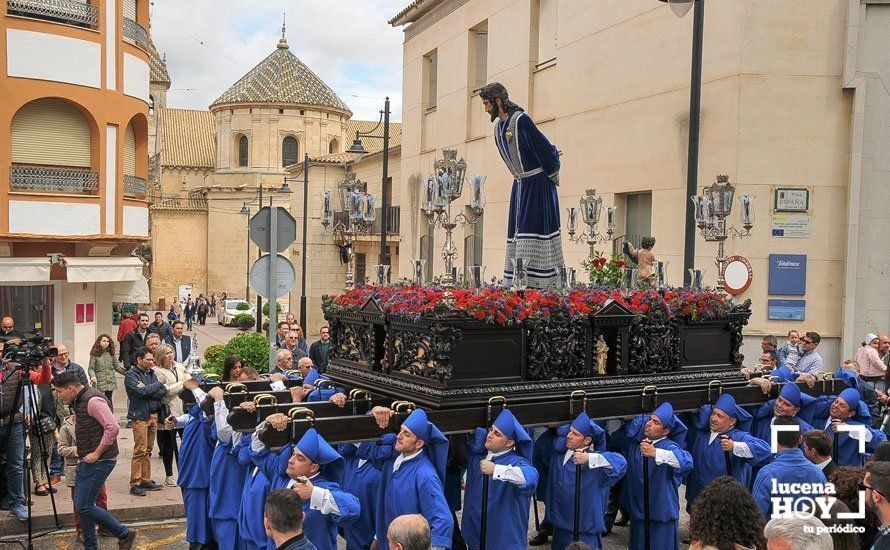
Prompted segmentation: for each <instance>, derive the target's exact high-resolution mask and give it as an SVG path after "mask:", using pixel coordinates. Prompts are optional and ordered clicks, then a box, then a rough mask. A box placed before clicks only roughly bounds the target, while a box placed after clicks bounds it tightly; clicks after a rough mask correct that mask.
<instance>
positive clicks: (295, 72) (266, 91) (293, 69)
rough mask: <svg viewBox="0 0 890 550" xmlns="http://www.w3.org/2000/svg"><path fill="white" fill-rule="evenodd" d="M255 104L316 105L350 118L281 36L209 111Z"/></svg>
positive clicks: (343, 104) (333, 94) (331, 92)
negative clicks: (263, 57) (266, 54)
mask: <svg viewBox="0 0 890 550" xmlns="http://www.w3.org/2000/svg"><path fill="white" fill-rule="evenodd" d="M256 103H272V104H275V105H301V106H315V107H321V108H324V109H332V110H335V111H340V112H342V113H343V114H344V115H345V116H346V117H347V118H349V117H351V116H352V111H350V110H349V107H347V106H346V104H345V103H343V101H342V100H341V99H340V98H339V97H337V94H335V93H334V90H332V89H331V88H330V87H329V86H328V85H327V84H325V83H324V81H322V80H321V79H320V78H319V77H318V76H317V75H316V74H315V73H313V72H312V70H311V69H309V67H307V66H306V65H305V64H304V63H303V62H302V61H300V60H299V59H298V58H297V56H295V55H294V54H293V53H291V51H290V48H289V47H288V45H287V41H286V40H285V39H284V38H283V37H282V38H281V40H280V41H279V42H278V47H277V48H275V51H274V52H272V53H271V54H270V55H269V56H268V57H266V59H264V60H262V61H261V62H260V63H259V64H258V65H257V66H256V67H254V68H253V69H251V70H250V71H249V72H248V73H247V74H246V75H244V76H243V77H241V79H240V80H238V82H235V84H233V85H232V87H231V88H229V89H228V90H226V91H225V93H223V94H222V95H221V96H219V97H218V98H216V101H214V102H213V103H212V104H211V105H210V109H211V110H213V109H215V108H218V107H221V106H227V105H237V104H256Z"/></svg>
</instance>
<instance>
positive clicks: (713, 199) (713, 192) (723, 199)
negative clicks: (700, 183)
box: [690, 175, 754, 291]
mask: <svg viewBox="0 0 890 550" xmlns="http://www.w3.org/2000/svg"><path fill="white" fill-rule="evenodd" d="M734 196H735V186H734V185H732V184H731V183H729V176H725V175H719V176H717V182H716V183H714V184H712V185H710V186H708V187H705V188H704V190H703V191H702V194H701V195H697V196H695V197H692V200H691V201H690V202H691V203H692V208H693V211H694V212H695V222H696V225H697V226H698V229H699V231H700V232H701V235H702V237H704V239H705V241H707V242H716V243H717V257H716V258H715V259H714V263H715V264H717V290H718V291H723V290H724V289H725V283H726V279H725V278H724V276H723V271H724V269H725V268H726V260H727V258H726V253H725V252H724V243H725V242H726V239H727V238H729V237H731V236H732V237H738V238H743V237H748V236H750V235H751V229H753V228H754V196H753V195H742V196H740V197H739V203H741V205H742V212H741V221H742V230H741V231H740V230H738V229H736V228H735V227H727V226H726V218H727V217H728V216H729V215H730V213H732V200H733V198H734Z"/></svg>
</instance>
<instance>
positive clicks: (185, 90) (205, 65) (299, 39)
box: [151, 0, 410, 121]
mask: <svg viewBox="0 0 890 550" xmlns="http://www.w3.org/2000/svg"><path fill="white" fill-rule="evenodd" d="M409 3H410V0H288V1H285V0H262V1H257V0H252V1H248V0H187V1H183V0H153V1H152V16H151V34H152V40H153V41H154V43H155V46H157V48H158V50H159V51H160V52H161V54H167V70H168V72H169V73H170V80H171V85H170V91H169V93H168V94H167V105H168V107H179V108H185V109H206V108H208V107H209V105H210V104H211V103H212V102H213V100H214V99H216V98H217V97H218V96H220V95H221V94H222V93H223V92H224V91H225V90H226V89H228V88H229V86H231V85H232V84H234V83H235V81H236V80H238V79H239V78H241V77H242V76H243V75H244V74H245V73H247V71H249V70H250V69H252V68H253V67H254V66H255V65H256V64H257V63H259V62H260V61H262V60H263V59H264V58H266V56H268V55H269V54H270V53H272V52H273V51H274V50H275V46H276V45H277V44H278V39H279V37H280V36H281V17H282V15H283V14H286V15H287V33H286V37H287V43H288V45H289V46H290V51H291V52H293V53H294V55H296V56H297V57H298V58H300V60H301V61H303V63H305V64H306V65H308V66H309V68H310V69H312V71H313V72H315V74H317V75H318V76H319V77H321V79H322V80H324V81H325V82H326V83H327V84H328V86H330V87H331V88H333V89H334V91H335V92H336V93H337V95H338V96H340V99H342V100H343V101H344V102H345V103H346V104H347V105H349V107H350V109H352V111H353V113H354V115H353V118H356V119H365V120H376V119H377V117H378V111H379V110H380V109H382V108H383V100H384V98H385V97H386V96H387V95H388V96H389V97H390V100H391V111H392V120H394V121H399V120H401V116H402V38H403V34H402V30H401V28H393V27H391V26H390V25H389V24H387V21H388V20H389V19H391V18H392V16H394V15H395V14H396V13H398V12H399V11H400V10H401V9H402V8H404V7H405V6H406V5H408V4H409Z"/></svg>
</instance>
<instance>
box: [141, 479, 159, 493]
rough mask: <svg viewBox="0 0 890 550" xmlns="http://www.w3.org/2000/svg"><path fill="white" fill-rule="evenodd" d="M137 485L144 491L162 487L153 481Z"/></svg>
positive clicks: (156, 489) (157, 489)
mask: <svg viewBox="0 0 890 550" xmlns="http://www.w3.org/2000/svg"><path fill="white" fill-rule="evenodd" d="M139 486H140V487H142V488H143V489H145V490H146V491H160V490H161V489H163V486H162V485H158V484H157V483H155V482H154V481H148V482H142V483H140V484H139Z"/></svg>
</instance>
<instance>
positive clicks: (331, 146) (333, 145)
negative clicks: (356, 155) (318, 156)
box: [328, 139, 340, 155]
mask: <svg viewBox="0 0 890 550" xmlns="http://www.w3.org/2000/svg"><path fill="white" fill-rule="evenodd" d="M339 152H340V142H339V141H337V140H336V139H332V140H331V142H330V143H328V154H329V155H333V154H334V153H339Z"/></svg>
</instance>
